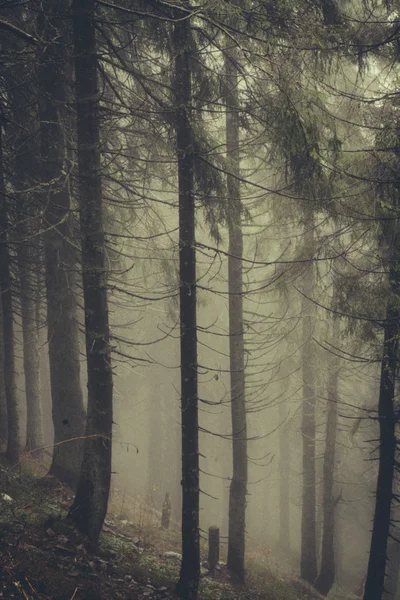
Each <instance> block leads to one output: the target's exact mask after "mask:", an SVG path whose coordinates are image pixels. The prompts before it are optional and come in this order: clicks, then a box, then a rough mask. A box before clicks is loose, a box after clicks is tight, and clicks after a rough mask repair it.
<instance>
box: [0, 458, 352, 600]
mask: <svg viewBox="0 0 400 600" xmlns="http://www.w3.org/2000/svg"><path fill="white" fill-rule="evenodd" d="M25 471H26V469H25ZM33 471H34V470H32V469H31V474H29V473H26V472H24V473H22V472H19V473H17V472H15V471H12V472H8V471H7V469H6V468H5V465H4V463H3V467H2V469H1V470H0V536H1V545H0V598H18V599H19V598H21V599H24V600H50V599H51V600H119V599H121V600H122V599H124V600H144V599H146V598H147V599H148V600H167V599H170V598H175V595H174V591H173V590H174V584H175V583H176V581H177V578H178V573H179V550H180V545H179V531H178V528H177V527H175V526H172V527H171V529H170V530H168V531H166V530H164V529H162V528H161V527H160V526H159V523H160V514H159V513H158V512H157V511H155V510H152V509H149V507H148V506H147V505H146V503H145V502H143V501H142V500H141V499H140V498H127V497H126V496H124V497H123V498H121V497H119V495H118V493H117V492H114V493H113V497H112V502H111V507H110V511H109V515H108V518H107V521H106V524H105V526H104V530H103V533H102V535H101V538H100V544H99V547H98V548H97V549H96V551H91V550H90V549H89V547H88V545H87V543H86V540H85V538H84V537H82V536H81V535H80V534H78V533H77V532H76V531H75V530H74V529H72V527H71V526H70V525H69V524H68V523H67V522H66V521H65V516H66V514H67V510H68V507H69V506H70V505H71V502H72V492H71V491H70V490H69V489H68V488H66V487H65V486H63V485H62V484H60V483H59V482H57V481H56V480H54V479H46V478H41V477H38V476H37V474H32V473H33ZM205 552H206V548H205V547H204V548H203V555H204V557H205ZM247 565H248V572H247V583H246V586H235V585H233V584H232V582H231V581H230V579H229V576H228V573H227V572H226V570H225V568H224V565H223V564H221V565H219V568H218V570H217V571H216V573H215V576H214V577H211V575H210V574H209V573H208V571H207V570H206V569H205V568H203V569H202V578H201V586H200V593H199V599H200V600H235V599H237V600H312V599H316V598H320V596H318V595H316V594H315V593H313V592H312V591H311V590H308V589H306V588H305V587H304V585H302V584H301V582H299V581H298V580H296V578H295V577H294V576H293V575H290V574H286V575H284V574H283V572H279V569H278V568H277V565H276V564H275V563H274V560H273V557H271V556H270V553H269V551H267V550H265V549H262V548H253V549H252V553H251V554H250V555H249V556H248V559H247ZM332 598H334V600H351V598H352V597H351V596H341V595H340V594H338V593H336V595H335V596H332ZM353 598H354V597H353Z"/></svg>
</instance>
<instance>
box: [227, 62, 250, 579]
mask: <svg viewBox="0 0 400 600" xmlns="http://www.w3.org/2000/svg"><path fill="white" fill-rule="evenodd" d="M235 59H236V53H235V52H234V51H233V50H231V51H230V52H227V55H226V58H225V74H226V88H227V92H226V99H225V101H226V106H227V109H226V156H227V161H228V171H229V172H230V173H232V175H228V177H227V185H228V206H227V219H228V231H229V256H228V287H229V356H230V384H231V419H232V451H233V472H232V481H231V485H230V493H229V538H228V561H227V567H228V569H229V571H230V572H231V573H232V574H233V575H234V576H235V577H236V578H237V579H238V580H239V581H241V582H244V576H245V572H244V553H245V524H246V520H245V516H246V494H247V425H246V403H245V375H244V327H243V274H242V255H243V234H242V223H241V212H242V203H241V199H240V184H239V180H238V179H237V177H239V175H240V155H239V114H238V106H239V101H238V76H237V66H236V62H235Z"/></svg>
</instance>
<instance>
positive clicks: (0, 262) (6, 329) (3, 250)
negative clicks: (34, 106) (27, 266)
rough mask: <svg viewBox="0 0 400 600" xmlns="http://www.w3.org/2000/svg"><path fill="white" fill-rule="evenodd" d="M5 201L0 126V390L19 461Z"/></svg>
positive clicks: (10, 447)
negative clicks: (0, 351) (0, 371)
mask: <svg viewBox="0 0 400 600" xmlns="http://www.w3.org/2000/svg"><path fill="white" fill-rule="evenodd" d="M7 232H8V198H7V195H6V186H5V180H4V164H3V146H2V127H1V124H0V294H1V305H2V317H3V348H4V387H5V393H6V402H7V426H8V427H7V428H8V435H7V453H6V456H7V459H8V460H9V461H10V463H11V465H14V464H16V463H17V462H18V460H19V447H20V427H19V410H18V399H17V387H16V381H15V351H14V311H13V294H12V276H11V266H10V251H9V245H8V233H7Z"/></svg>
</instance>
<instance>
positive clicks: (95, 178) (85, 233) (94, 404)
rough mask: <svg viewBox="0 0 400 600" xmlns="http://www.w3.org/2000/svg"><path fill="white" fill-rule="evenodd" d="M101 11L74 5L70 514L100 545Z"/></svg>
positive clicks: (105, 336)
mask: <svg viewBox="0 0 400 600" xmlns="http://www.w3.org/2000/svg"><path fill="white" fill-rule="evenodd" d="M95 7H96V2H95V0H74V1H73V2H72V14H73V32H74V52H75V77H76V106H77V118H78V165H79V198H80V220H81V234H82V271H83V273H82V279H83V293H84V306H85V335H86V357H87V376H88V409H87V427H86V438H85V446H84V455H83V461H82V469H81V474H80V478H79V483H78V488H77V492H76V496H75V500H74V503H73V505H72V507H71V508H70V517H71V518H72V519H73V521H74V522H75V524H76V526H77V527H78V529H79V530H80V531H82V532H84V533H87V534H88V536H89V539H90V540H91V542H92V543H94V544H96V543H97V541H98V537H99V534H100V531H101V528H102V526H103V522H104V519H105V516H106V513H107V506H108V498H109V493H110V482H111V449H112V423H113V375H112V368H111V348H110V332H109V324H108V304H107V269H106V260H105V259H106V257H105V239H104V229H103V227H104V224H103V203H102V187H101V175H100V171H101V164H100V120H99V104H100V90H99V87H98V74H97V69H98V59H97V54H96V30H95Z"/></svg>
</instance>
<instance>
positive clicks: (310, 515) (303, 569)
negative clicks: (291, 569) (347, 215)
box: [300, 211, 317, 583]
mask: <svg viewBox="0 0 400 600" xmlns="http://www.w3.org/2000/svg"><path fill="white" fill-rule="evenodd" d="M304 243H305V248H306V251H307V252H309V253H311V252H312V251H313V245H314V220H313V217H312V213H311V211H310V212H309V213H308V214H307V218H306V231H305V233H304ZM313 288H314V266H313V261H312V259H310V263H309V264H307V266H306V271H305V274H304V285H303V293H304V296H302V302H301V310H302V317H303V349H302V370H303V403H302V422H301V433H302V437H303V495H302V513H301V557H300V576H301V578H302V579H304V580H305V581H308V582H309V583H313V582H314V581H315V578H316V577H317V544H316V476H315V405H316V399H315V390H314V386H315V383H314V369H315V362H316V354H315V346H314V341H313V339H312V336H313V329H314V320H315V306H314V305H313V303H312V302H311V300H309V298H310V297H311V296H312V293H313Z"/></svg>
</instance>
